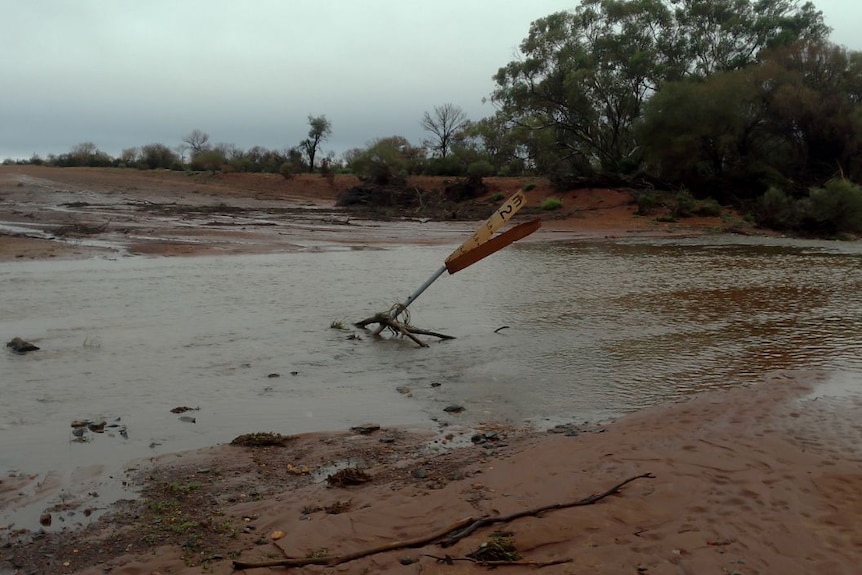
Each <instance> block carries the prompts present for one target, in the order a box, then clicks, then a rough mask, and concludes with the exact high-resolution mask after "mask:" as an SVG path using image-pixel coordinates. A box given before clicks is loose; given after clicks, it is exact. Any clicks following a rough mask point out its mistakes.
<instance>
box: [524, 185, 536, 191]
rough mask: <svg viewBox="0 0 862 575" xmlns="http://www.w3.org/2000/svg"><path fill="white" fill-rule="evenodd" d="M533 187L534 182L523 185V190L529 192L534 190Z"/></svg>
mask: <svg viewBox="0 0 862 575" xmlns="http://www.w3.org/2000/svg"><path fill="white" fill-rule="evenodd" d="M535 189H536V184H527V185H526V186H524V191H525V192H529V191H530V190H535Z"/></svg>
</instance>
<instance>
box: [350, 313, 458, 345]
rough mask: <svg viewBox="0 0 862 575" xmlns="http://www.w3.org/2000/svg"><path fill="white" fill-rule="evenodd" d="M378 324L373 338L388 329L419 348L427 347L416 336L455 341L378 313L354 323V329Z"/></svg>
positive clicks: (450, 337)
mask: <svg viewBox="0 0 862 575" xmlns="http://www.w3.org/2000/svg"><path fill="white" fill-rule="evenodd" d="M375 323H376V324H378V326H377V328H376V329H375V330H374V333H373V335H374V336H375V337H378V336H380V334H382V333H383V330H385V329H387V328H389V329H390V330H391V331H392V332H393V333H395V334H398V335H401V336H402V337H407V338H410V339H411V340H413V342H414V343H416V345H418V346H419V347H428V344H427V343H425V342H424V341H422V340H421V339H419V338H418V337H416V334H419V335H430V336H432V337H436V338H439V339H441V340H445V339H455V337H454V336H451V335H446V334H443V333H438V332H436V331H430V330H427V329H420V328H418V327H415V326H412V325H410V324H409V323H407V322H400V321H398V320H396V319H395V318H393V317H392V316H391V315H389V314H388V313H378V314H375V315H373V316H371V317H369V318H366V319H363V320H362V321H358V322H356V323H354V324H353V325H355V326H356V327H359V328H362V329H368V326H370V325H372V324H375Z"/></svg>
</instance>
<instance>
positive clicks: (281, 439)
mask: <svg viewBox="0 0 862 575" xmlns="http://www.w3.org/2000/svg"><path fill="white" fill-rule="evenodd" d="M291 439H293V438H292V437H291V436H289V435H282V434H280V433H270V432H258V433H246V434H244V435H240V436H238V437H235V438H234V439H233V441H231V442H230V444H231V445H241V446H243V447H269V446H276V447H283V446H285V445H287V443H288V442H289V441H290V440H291Z"/></svg>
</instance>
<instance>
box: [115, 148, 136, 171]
mask: <svg viewBox="0 0 862 575" xmlns="http://www.w3.org/2000/svg"><path fill="white" fill-rule="evenodd" d="M139 155H140V150H138V148H124V149H123V151H122V152H120V158H119V160H120V164H121V165H122V166H123V167H129V166H134V165H135V162H137V161H138V156H139Z"/></svg>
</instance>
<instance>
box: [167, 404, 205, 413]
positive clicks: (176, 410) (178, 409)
mask: <svg viewBox="0 0 862 575" xmlns="http://www.w3.org/2000/svg"><path fill="white" fill-rule="evenodd" d="M199 409H200V407H188V406H186V405H181V406H179V407H175V408H173V409H172V410H171V413H185V412H187V411H197V410H199Z"/></svg>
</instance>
